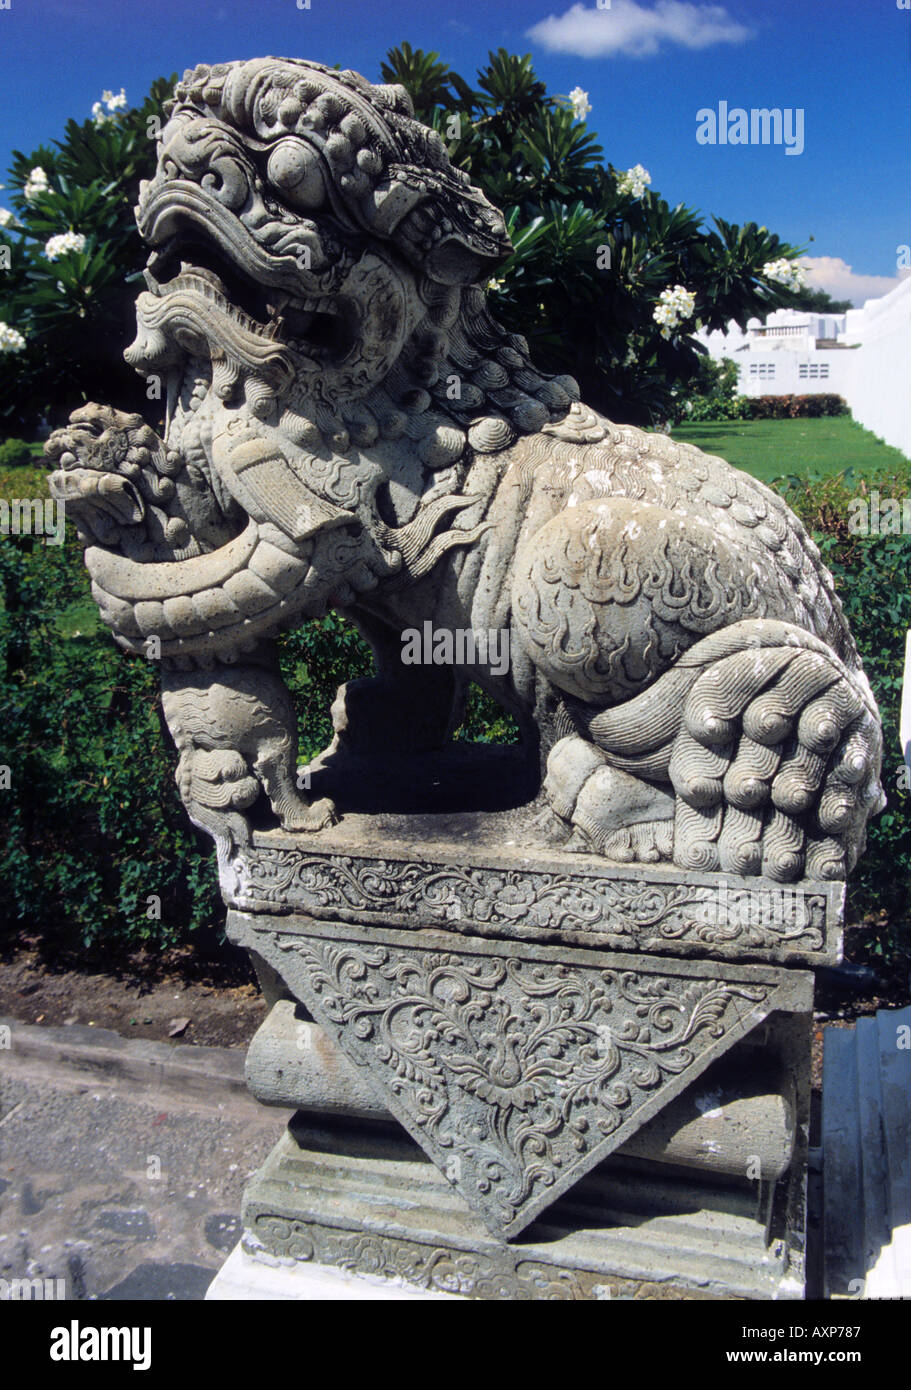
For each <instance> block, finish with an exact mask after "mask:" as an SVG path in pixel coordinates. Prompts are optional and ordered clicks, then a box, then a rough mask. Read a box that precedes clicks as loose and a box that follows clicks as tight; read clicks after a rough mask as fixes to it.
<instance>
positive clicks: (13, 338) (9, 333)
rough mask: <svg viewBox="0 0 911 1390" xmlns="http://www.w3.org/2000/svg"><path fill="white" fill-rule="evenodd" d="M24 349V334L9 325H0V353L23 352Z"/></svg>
mask: <svg viewBox="0 0 911 1390" xmlns="http://www.w3.org/2000/svg"><path fill="white" fill-rule="evenodd" d="M24 347H25V339H24V338H23V336H22V334H21V333H20V332H19V331H18V330H17V329H15V328H10V326H9V324H8V323H0V352H21V351H22V349H23V348H24Z"/></svg>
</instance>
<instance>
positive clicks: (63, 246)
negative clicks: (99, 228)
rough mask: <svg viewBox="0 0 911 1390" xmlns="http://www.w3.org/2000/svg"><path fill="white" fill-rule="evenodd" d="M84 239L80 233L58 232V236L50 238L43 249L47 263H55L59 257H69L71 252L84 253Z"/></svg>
mask: <svg viewBox="0 0 911 1390" xmlns="http://www.w3.org/2000/svg"><path fill="white" fill-rule="evenodd" d="M84 250H85V237H84V236H83V234H82V232H60V234H59V235H58V236H52V237H51V238H50V239H49V240H48V241H47V242H46V243H45V247H44V254H45V256H46V257H47V259H48V260H49V261H56V260H58V259H59V258H60V257H61V256H66V255H69V253H70V252H71V251H84Z"/></svg>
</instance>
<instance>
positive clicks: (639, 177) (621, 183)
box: [617, 164, 652, 198]
mask: <svg viewBox="0 0 911 1390" xmlns="http://www.w3.org/2000/svg"><path fill="white" fill-rule="evenodd" d="M651 181H652V176H651V174H650V173H649V171H648V170H647V169H643V167H642V165H641V164H634V165H633V167H632V169H627V171H626V173H625V174H620V175H618V178H617V192H618V193H619V194H621V196H623V197H629V198H641V197H643V195H644V193H645V190H646V188H647V187H648V185H649V184H650V183H651Z"/></svg>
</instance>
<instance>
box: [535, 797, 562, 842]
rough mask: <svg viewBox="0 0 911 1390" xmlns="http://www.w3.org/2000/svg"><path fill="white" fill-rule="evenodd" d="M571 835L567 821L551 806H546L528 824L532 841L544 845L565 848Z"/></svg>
mask: <svg viewBox="0 0 911 1390" xmlns="http://www.w3.org/2000/svg"><path fill="white" fill-rule="evenodd" d="M568 834H569V826H568V825H567V824H566V821H564V820H562V819H561V818H560V816H558V815H557V813H556V812H555V811H554V810H553V808H552V807H550V806H544V807H543V808H542V809H541V810H540V811H539V812H538V814H537V815H536V816H533V817H532V818H531V820H530V821H529V822H528V835H529V837H530V839H532V840H536V841H538V843H540V844H544V845H561V846H564V847H565V841H566V837H567V835H568Z"/></svg>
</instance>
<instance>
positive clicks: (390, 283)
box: [47, 58, 883, 882]
mask: <svg viewBox="0 0 911 1390" xmlns="http://www.w3.org/2000/svg"><path fill="white" fill-rule="evenodd" d="M138 220H139V227H140V231H141V232H142V235H143V237H144V238H145V240H146V241H147V243H148V244H149V247H150V251H151V254H150V258H149V266H148V271H147V286H148V288H147V289H146V290H145V291H143V293H142V294H140V296H139V298H138V301H137V337H136V341H135V342H134V344H133V345H132V347H131V348H130V349H129V351H128V353H127V357H128V360H129V361H130V362H131V363H132V364H133V365H134V366H135V367H136V368H137V369H138V370H139V371H141V372H143V373H146V374H149V373H155V374H160V375H162V376H164V377H165V378H166V380H167V388H168V389H167V399H168V406H169V408H168V426H167V432H166V434H167V437H166V439H164V440H162V439H159V438H158V437H157V436H156V435H155V434H154V432H153V431H152V430H150V429H149V428H148V427H147V426H146V425H145V424H144V423H143V422H142V420H141V419H140V418H139V417H138V416H127V415H123V414H121V413H118V412H117V411H114V410H111V409H110V408H109V407H107V406H97V405H89V406H85V407H83V408H82V409H81V410H79V411H77V412H76V413H75V414H74V416H73V417H72V421H71V423H70V425H69V426H68V427H67V428H65V429H63V430H60V431H58V432H57V433H56V434H55V435H54V436H53V437H52V439H51V440H50V441H49V444H48V450H47V452H48V456H49V458H50V459H51V460H52V461H53V463H54V464H55V465H56V471H55V472H54V473H53V475H52V479H51V486H52V489H53V491H54V493H55V495H56V496H58V497H63V498H65V499H66V502H67V506H68V509H69V511H70V514H71V515H72V516H74V517H75V519H76V520H77V522H78V524H79V526H80V528H81V532H82V534H83V536H84V538H85V541H86V544H87V547H88V548H87V550H86V563H87V565H88V568H89V571H90V573H91V576H92V582H93V589H92V592H93V594H94V596H95V598H96V600H97V602H98V604H99V607H100V610H101V614H102V618H103V619H104V621H105V622H106V623H107V624H108V625H109V626H110V628H111V630H112V632H113V634H114V636H115V639H116V640H117V641H118V642H119V643H120V645H121V646H122V647H124V648H125V649H126V650H127V651H132V652H138V653H143V654H145V655H148V656H153V657H154V658H155V659H158V660H160V661H161V663H162V671H163V687H164V708H165V715H166V718H167V721H168V724H169V726H170V728H171V731H172V733H173V735H174V739H175V742H176V743H177V746H178V749H179V750H180V765H179V771H178V781H179V785H180V790H181V794H182V796H183V798H184V801H185V802H186V805H187V807H188V809H189V812H190V814H191V816H192V817H193V819H194V821H195V822H196V823H197V824H199V825H201V826H202V827H204V828H205V829H207V830H208V831H209V832H210V833H212V834H213V835H214V836H215V838H216V841H217V843H218V847H219V852H220V857H221V862H222V864H224V863H225V862H226V861H227V859H228V858H229V857H230V855H231V854H232V853H233V852H234V851H235V850H236V849H237V848H238V847H243V846H245V845H247V844H249V841H250V832H251V826H252V824H253V820H252V819H251V817H252V815H253V814H254V811H255V810H256V803H257V802H260V803H265V804H267V805H268V808H269V815H270V816H271V818H272V819H273V821H277V822H278V824H280V825H281V826H282V827H283V828H284V829H286V830H288V831H291V832H294V833H295V834H298V833H303V832H308V833H309V832H318V831H319V830H321V829H322V828H324V827H326V826H327V825H329V824H330V823H331V822H332V819H333V817H334V815H335V808H334V806H333V805H332V803H331V800H330V799H329V798H322V799H317V800H315V801H314V802H313V803H312V804H308V803H307V800H306V799H305V798H304V797H302V796H301V794H300V793H301V790H302V788H300V787H299V786H298V785H297V781H296V778H295V767H294V754H295V748H296V729H295V721H294V712H293V709H292V706H291V703H290V700H289V699H288V695H287V691H286V690H285V688H284V684H283V682H282V679H281V676H280V673H279V671H278V666H277V661H276V657H275V652H274V648H273V645H272V641H273V639H274V637H275V635H276V634H277V633H278V632H279V631H280V630H281V629H282V628H283V627H286V626H288V625H289V624H291V623H296V622H301V621H303V620H305V619H307V618H308V617H313V616H317V615H322V614H325V613H326V612H327V611H328V610H329V609H330V608H332V607H341V608H343V609H344V610H345V611H346V612H348V613H350V614H351V616H352V617H353V618H354V619H355V620H356V621H357V622H358V623H359V624H360V625H361V626H362V628H363V630H364V632H365V633H366V635H367V636H368V637H369V639H370V641H371V643H372V644H373V646H374V649H375V651H376V656H377V667H378V672H377V676H376V678H375V679H372V680H368V681H367V682H353V683H352V684H351V685H349V686H347V687H345V688H344V689H343V691H342V692H340V696H339V700H338V702H337V706H336V727H337V731H338V735H337V743H338V746H339V747H347V748H349V749H357V748H361V749H363V748H365V747H367V748H369V747H374V748H376V747H378V746H385V747H388V748H397V749H399V750H408V749H411V750H414V749H429V748H433V747H438V746H440V745H441V744H442V743H444V742H445V740H446V737H447V735H448V732H449V730H450V728H451V726H452V722H453V719H454V718H456V717H457V713H458V711H459V709H460V705H461V701H462V699H463V697H464V692H465V688H466V686H467V683H468V681H469V680H471V679H474V680H476V681H478V682H479V683H480V684H481V685H482V686H484V687H485V688H486V689H487V690H488V691H489V692H490V693H491V694H493V695H494V696H495V697H496V698H498V699H499V700H500V701H501V702H502V703H503V704H504V705H505V706H506V707H507V708H509V709H510V710H511V711H512V712H513V713H514V714H515V715H516V717H517V718H518V720H519V722H520V724H521V726H522V732H523V736H524V737H525V739H526V741H527V742H528V743H529V744H530V746H532V747H533V748H534V749H535V751H536V752H537V753H538V754H539V756H540V768H541V772H542V774H545V775H544V779H543V787H544V794H545V798H546V803H547V807H548V811H549V814H548V816H547V818H546V819H547V833H548V834H549V836H550V838H551V839H552V840H553V841H554V842H555V843H565V844H566V845H567V847H568V848H569V849H571V850H573V851H577V852H583V853H588V854H594V855H597V856H600V857H603V858H604V859H606V860H609V861H613V862H615V863H622V864H634V863H643V864H649V865H651V864H655V863H658V862H665V863H670V864H673V865H674V866H676V867H677V868H678V869H681V870H693V871H695V872H697V873H698V872H709V873H716V872H720V873H724V874H729V875H730V874H733V875H735V876H747V877H752V876H758V875H762V876H764V877H766V878H768V879H771V880H773V881H776V882H793V881H798V880H801V879H804V878H806V879H808V880H810V881H817V880H825V881H840V880H842V879H843V878H844V876H845V873H846V871H847V870H848V869H849V868H850V867H851V865H852V864H853V862H854V860H855V858H856V856H857V854H858V852H859V850H860V848H861V847H862V843H863V837H864V826H865V822H866V820H867V817H868V816H869V815H870V814H871V813H873V812H875V811H876V810H877V809H878V808H879V807H880V806H881V805H882V804H883V801H882V792H881V789H880V785H879V780H878V774H879V764H880V753H881V735H880V726H879V720H878V715H877V711H876V706H875V704H874V702H873V698H872V695H871V693H870V689H869V685H868V683H867V681H866V678H865V676H864V673H863V671H862V669H861V665H860V661H859V658H858V655H857V651H856V648H855V645H854V643H853V641H852V639H851V636H850V633H849V632H848V629H847V627H846V624H845V622H844V618H843V616H842V611H841V605H840V604H839V602H838V599H837V597H836V595H835V592H834V589H833V586H832V581H831V577H830V576H829V574H828V572H827V571H826V570H825V568H824V567H823V565H822V563H821V561H820V557H819V552H818V550H817V549H816V547H815V546H814V545H813V543H812V541H811V540H810V539H809V537H808V536H807V534H806V532H805V530H804V528H803V527H802V525H801V524H800V522H799V521H798V520H797V519H796V517H794V516H793V515H792V514H791V513H790V512H789V511H788V509H787V508H786V507H785V506H784V504H783V503H782V502H781V500H780V499H779V498H778V497H777V496H776V495H775V494H774V493H773V492H771V491H770V490H769V489H768V488H766V487H764V486H763V485H762V484H761V483H759V482H757V481H755V480H754V479H752V478H749V477H747V476H746V475H745V474H743V473H739V472H737V471H736V470H734V469H732V468H730V467H729V466H728V465H727V464H725V463H723V462H722V461H721V460H720V459H716V458H712V457H709V456H706V455H704V454H701V453H699V451H698V450H695V449H693V448H692V447H690V446H687V445H679V444H676V443H674V442H673V441H672V440H670V439H668V438H666V437H664V436H661V435H656V434H650V433H645V432H642V431H640V430H636V429H632V428H630V427H628V426H617V425H613V424H611V422H610V421H608V420H605V419H603V418H602V417H601V416H599V415H598V414H597V413H596V412H595V411H593V410H590V409H589V408H588V407H586V406H584V405H582V404H581V403H580V402H579V400H578V389H577V387H576V384H575V382H573V381H572V380H571V379H570V378H569V377H565V376H564V377H555V378H548V377H546V376H544V375H542V374H541V373H540V372H538V371H537V370H536V368H535V367H534V365H533V363H532V362H531V360H530V358H529V355H528V349H527V344H526V343H525V341H524V340H523V339H521V338H519V337H517V336H516V335H514V334H510V333H507V332H506V331H505V330H504V329H503V328H502V327H501V326H500V325H499V324H498V323H497V322H496V320H495V319H494V318H493V317H492V315H491V314H490V312H489V310H488V308H487V305H486V301H485V298H484V294H483V292H482V290H481V289H480V288H479V285H481V284H483V283H484V281H485V280H486V279H487V278H488V277H489V275H490V273H491V271H492V270H493V268H494V267H495V266H496V265H497V264H498V263H499V262H500V261H501V260H502V259H503V258H504V257H505V256H506V255H508V254H509V251H510V243H509V239H508V236H507V234H506V227H505V223H504V221H503V218H502V216H501V214H500V213H499V212H498V211H497V210H496V209H495V208H493V207H492V206H491V205H490V204H489V203H488V202H487V201H486V199H485V198H484V196H483V195H482V194H481V193H480V192H479V191H478V190H477V189H475V188H473V187H472V185H471V183H470V181H469V180H468V178H467V176H466V175H465V174H463V173H462V172H461V171H460V170H457V169H455V168H453V167H452V166H451V164H450V162H449V159H448V157H447V154H446V149H445V146H444V144H443V142H442V141H441V139H440V137H439V135H438V134H437V133H436V132H434V131H430V130H428V129H426V128H425V127H423V126H421V125H420V124H418V123H417V122H416V121H415V120H414V119H413V117H412V112H411V104H410V101H409V98H408V96H407V95H406V93H405V92H404V90H403V89H402V88H400V87H389V86H382V87H380V86H377V87H374V86H371V85H370V83H368V82H366V81H365V80H364V79H363V78H362V77H359V76H358V75H357V74H356V73H352V72H338V71H335V70H332V69H329V68H326V67H322V66H320V65H319V64H315V63H306V62H299V61H292V60H286V59H278V58H262V59H254V60H251V61H249V62H238V63H221V64H216V65H214V66H212V67H209V66H206V65H201V66H200V67H199V68H197V69H195V70H194V71H193V72H191V73H188V74H187V75H186V76H185V78H184V80H183V81H182V82H180V83H179V84H178V86H177V89H176V92H175V98H174V103H173V106H172V108H171V111H170V118H169V120H168V122H167V124H166V126H165V128H164V130H163V131H162V136H161V147H160V155H159V163H158V168H157V171H156V174H155V176H154V178H153V179H152V180H151V181H150V182H148V183H146V184H144V185H143V187H142V190H141V194H140V203H139V208H138ZM454 382H456V383H458V386H459V390H458V391H455V390H453V389H451V387H452V384H453V383H454ZM260 809H262V806H261V807H260ZM257 813H258V812H257Z"/></svg>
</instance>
